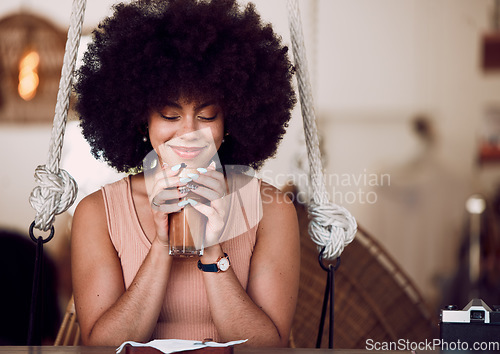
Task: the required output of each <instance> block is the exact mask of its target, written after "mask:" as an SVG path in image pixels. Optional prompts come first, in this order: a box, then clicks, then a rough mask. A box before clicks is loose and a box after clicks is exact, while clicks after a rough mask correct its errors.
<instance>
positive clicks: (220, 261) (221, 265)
mask: <svg viewBox="0 0 500 354" xmlns="http://www.w3.org/2000/svg"><path fill="white" fill-rule="evenodd" d="M230 266H231V262H230V261H229V256H228V255H227V253H224V257H219V258H217V261H215V263H210V264H203V263H201V261H200V260H198V269H200V270H202V271H204V272H213V273H218V272H225V271H226V270H228V269H229V267H230Z"/></svg>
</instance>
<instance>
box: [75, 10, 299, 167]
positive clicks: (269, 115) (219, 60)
mask: <svg viewBox="0 0 500 354" xmlns="http://www.w3.org/2000/svg"><path fill="white" fill-rule="evenodd" d="M293 71H294V70H293V66H292V65H291V63H290V60H289V58H288V48H287V47H286V46H284V45H283V44H282V40H281V38H280V37H279V36H278V35H277V34H275V33H274V31H273V29H272V27H271V25H270V24H264V23H263V22H262V21H261V18H260V16H259V15H258V14H257V12H256V11H255V6H254V5H253V4H248V5H247V6H246V7H245V8H241V7H240V6H239V5H238V4H237V3H236V1H235V0H212V1H203V0H158V1H136V2H133V3H128V4H124V3H122V4H118V5H115V6H114V14H113V15H112V16H111V17H109V18H106V19H105V20H103V21H102V22H101V23H100V24H99V27H98V28H97V29H96V30H95V31H94V32H93V41H92V42H91V43H90V44H89V46H88V50H87V52H86V53H85V55H84V59H83V64H82V66H81V68H80V69H79V70H78V72H77V82H76V84H75V90H76V94H77V98H78V100H77V103H76V110H77V112H78V114H79V117H80V122H81V127H82V131H83V134H84V136H85V138H86V139H87V141H88V142H89V143H90V145H91V147H92V153H93V155H94V156H96V157H97V158H100V159H103V160H105V161H107V162H108V164H109V165H111V166H113V167H114V168H115V169H117V170H118V171H121V172H129V171H134V170H138V169H140V167H141V164H142V160H143V158H144V157H145V156H146V155H147V154H148V153H149V152H150V151H151V150H152V146H151V144H150V142H149V141H146V142H144V141H143V139H142V138H143V135H144V133H145V131H146V129H147V121H148V115H149V114H150V112H151V111H152V110H154V109H157V110H158V109H161V108H163V107H164V106H165V102H167V101H175V100H177V99H179V98H180V97H181V96H182V97H186V98H192V99H200V98H203V99H205V98H209V99H211V100H214V101H215V102H218V103H219V104H220V105H221V107H223V111H224V126H225V131H226V132H227V133H229V135H227V136H226V138H225V142H224V144H222V146H221V147H220V149H219V151H218V153H219V158H220V160H221V162H222V163H223V164H230V165H244V166H250V167H253V168H255V169H258V168H259V167H261V166H262V164H263V163H264V161H265V160H266V159H268V158H269V157H272V156H273V155H274V154H275V153H276V149H277V147H278V144H279V142H280V140H281V139H282V137H283V134H284V133H285V128H286V127H287V124H288V121H289V119H290V115H291V110H292V108H293V106H294V104H295V103H296V98H295V93H294V90H293V85H292V78H293Z"/></svg>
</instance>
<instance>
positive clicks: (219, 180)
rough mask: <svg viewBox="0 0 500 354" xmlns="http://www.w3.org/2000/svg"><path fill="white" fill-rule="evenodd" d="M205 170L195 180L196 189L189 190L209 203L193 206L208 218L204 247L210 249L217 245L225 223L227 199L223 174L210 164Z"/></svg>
mask: <svg viewBox="0 0 500 354" xmlns="http://www.w3.org/2000/svg"><path fill="white" fill-rule="evenodd" d="M206 170H207V171H206V172H204V171H203V172H202V173H200V174H199V175H198V176H199V177H198V178H197V179H196V180H195V182H196V184H197V185H198V188H196V189H193V190H191V192H192V193H195V194H197V195H199V196H201V197H203V198H205V199H207V200H209V201H210V203H209V204H203V203H197V204H195V205H193V208H194V209H196V210H197V211H198V212H200V213H201V214H203V215H205V216H206V217H207V218H208V220H207V226H206V230H205V247H210V246H213V245H216V244H218V243H219V239H220V236H221V234H222V231H223V229H224V224H225V222H226V215H227V211H228V207H229V198H225V199H224V197H225V196H226V194H227V187H226V180H225V178H224V174H222V173H221V172H219V171H217V170H216V169H215V164H210V166H208V167H207V169H206Z"/></svg>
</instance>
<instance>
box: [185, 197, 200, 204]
mask: <svg viewBox="0 0 500 354" xmlns="http://www.w3.org/2000/svg"><path fill="white" fill-rule="evenodd" d="M186 201H187V202H188V203H189V204H191V205H192V206H195V205H196V204H198V202H197V201H196V200H194V199H191V198H188V200H186Z"/></svg>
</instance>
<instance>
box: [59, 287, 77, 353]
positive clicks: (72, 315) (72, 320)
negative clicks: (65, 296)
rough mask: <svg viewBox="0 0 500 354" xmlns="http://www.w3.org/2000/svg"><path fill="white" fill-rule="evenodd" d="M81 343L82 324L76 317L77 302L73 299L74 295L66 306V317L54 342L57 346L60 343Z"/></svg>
mask: <svg viewBox="0 0 500 354" xmlns="http://www.w3.org/2000/svg"><path fill="white" fill-rule="evenodd" d="M79 344H80V326H79V325H78V321H77V319H76V312H75V302H74V300H73V296H72V297H71V299H70V300H69V302H68V306H67V307H66V313H65V314H64V318H63V321H62V324H61V327H60V328H59V332H57V337H56V340H55V342H54V345H55V346H59V345H79Z"/></svg>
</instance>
